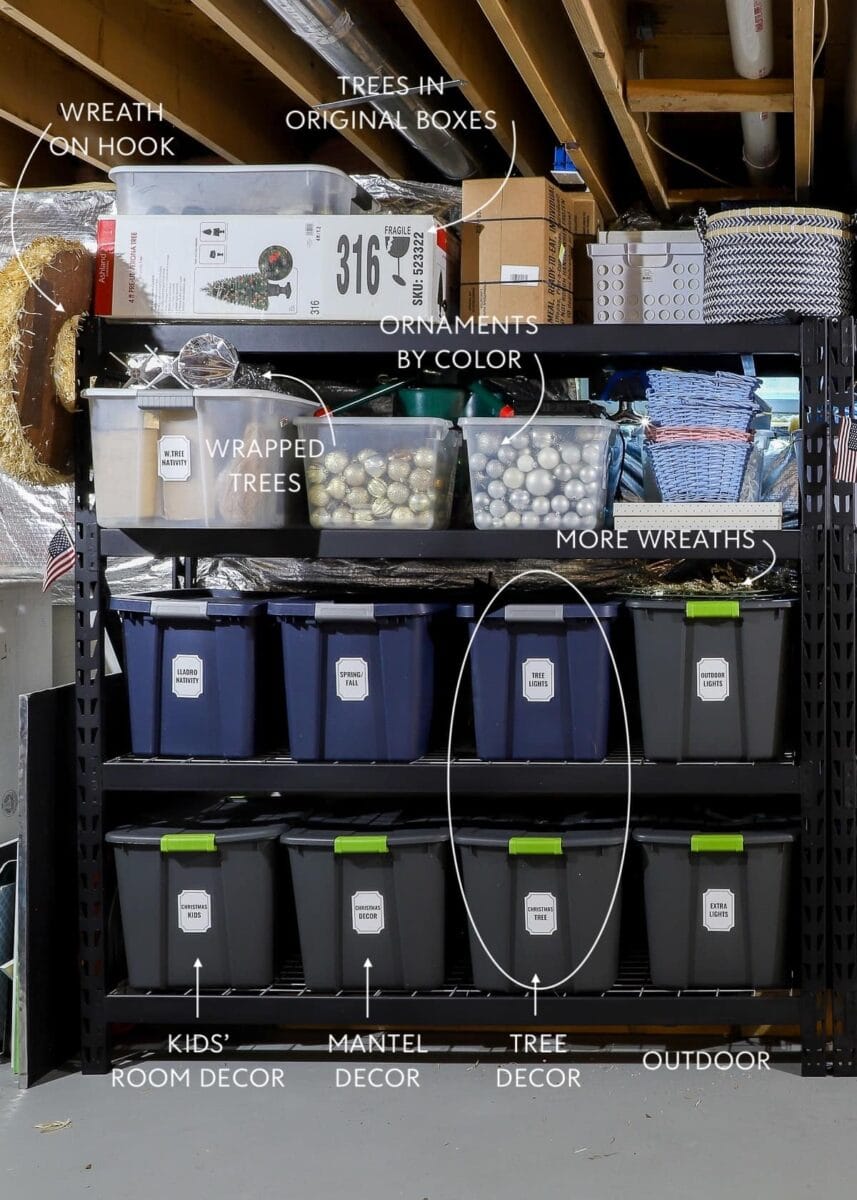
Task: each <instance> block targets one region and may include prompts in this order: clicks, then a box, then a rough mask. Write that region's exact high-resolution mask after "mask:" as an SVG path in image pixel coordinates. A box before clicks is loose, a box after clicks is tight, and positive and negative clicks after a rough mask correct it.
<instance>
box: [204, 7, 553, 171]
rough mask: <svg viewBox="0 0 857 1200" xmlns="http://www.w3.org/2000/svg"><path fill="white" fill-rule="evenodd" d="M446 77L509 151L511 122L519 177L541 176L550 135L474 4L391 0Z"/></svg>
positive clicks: (546, 162)
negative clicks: (490, 120) (485, 116)
mask: <svg viewBox="0 0 857 1200" xmlns="http://www.w3.org/2000/svg"><path fill="white" fill-rule="evenodd" d="M195 2H198V0H195ZM396 4H397V5H398V7H399V8H400V9H401V10H402V12H403V13H404V14H405V16H406V17H407V18H408V20H409V21H410V23H411V25H412V26H413V27H414V29H415V30H416V32H417V33H418V34H419V36H420V37H421V38H422V40H423V42H424V43H425V45H426V46H427V47H428V48H429V50H431V52H432V54H433V55H434V56H435V58H436V59H437V60H438V62H439V63H440V64H441V66H442V67H443V69H444V71H445V72H446V73H447V76H448V77H449V78H450V79H464V80H466V81H467V82H466V83H465V84H464V85H463V86H462V88H461V92H462V94H463V96H464V97H465V99H466V100H467V102H468V103H469V104H471V105H472V106H473V108H475V109H476V110H477V111H478V112H482V113H484V112H488V111H492V110H493V111H494V113H495V114H496V120H497V128H496V129H495V130H494V136H495V137H496V139H497V141H498V142H499V143H500V145H501V146H502V147H503V149H504V150H505V151H506V153H507V154H511V153H512V119H513V118H514V121H515V132H516V141H517V155H516V159H515V161H516V165H517V166H518V168H519V169H520V170H521V172H522V174H524V175H544V174H546V172H547V171H548V170H549V168H550V163H551V161H552V159H553V141H554V139H553V137H552V135H551V132H550V129H549V128H548V125H547V123H546V121H545V120H544V118H543V116H542V114H541V113H540V112H539V110H538V108H537V107H536V105H535V104H534V102H533V98H532V96H531V95H530V93H529V92H528V91H527V88H526V86H525V85H524V82H523V80H522V79H521V77H520V75H518V73H517V72H516V71H515V69H514V67H513V66H512V64H511V62H510V61H509V56H508V55H507V54H506V51H505V50H504V49H503V47H502V46H501V45H500V42H499V41H498V39H497V38H496V36H495V35H494V31H493V30H492V28H491V26H490V25H489V24H488V22H487V21H486V19H485V16H484V14H483V13H482V10H481V9H480V8H479V5H478V4H477V3H476V0H456V3H455V4H454V5H452V6H451V5H450V4H449V3H447V0H396Z"/></svg>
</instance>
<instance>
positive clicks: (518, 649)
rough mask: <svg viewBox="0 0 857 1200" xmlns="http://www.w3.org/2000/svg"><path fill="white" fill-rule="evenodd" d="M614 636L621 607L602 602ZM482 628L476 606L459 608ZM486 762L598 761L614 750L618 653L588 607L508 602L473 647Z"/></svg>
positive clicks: (476, 710) (477, 718) (479, 738)
mask: <svg viewBox="0 0 857 1200" xmlns="http://www.w3.org/2000/svg"><path fill="white" fill-rule="evenodd" d="M592 607H593V609H594V611H595V613H596V614H597V616H598V618H599V620H600V621H601V622H602V624H603V625H604V627H605V631H606V632H607V634H608V636H609V635H610V629H611V623H612V622H613V620H614V619H615V617H616V616H617V614H618V612H619V605H618V604H594V605H593V606H592ZM456 611H457V613H458V616H459V617H463V618H464V619H465V620H467V621H469V623H470V633H471V635H472V633H473V629H474V628H475V626H476V619H475V618H476V612H475V610H474V607H473V605H472V604H462V605H459V607H458V608H457V610H456ZM470 670H471V676H472V679H473V715H474V722H475V726H476V752H477V754H478V755H479V757H480V758H482V759H489V760H496V759H550V760H558V761H564V760H584V761H597V760H599V759H602V758H604V756H605V754H606V753H607V735H608V726H609V721H610V679H611V666H610V656H609V654H608V652H607V647H606V646H605V644H604V639H603V638H602V636H601V634H600V632H599V630H598V626H597V625H596V623H595V621H594V620H593V619H592V615H591V613H590V612H589V609H588V608H587V607H586V605H585V604H507V605H506V606H505V607H504V608H498V609H497V610H496V611H495V612H492V613H489V614H488V616H487V617H486V618H485V620H484V621H483V622H482V624H481V626H480V627H479V632H478V633H477V635H476V638H475V639H474V642H473V646H472V648H471V651H470Z"/></svg>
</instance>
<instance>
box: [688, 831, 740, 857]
mask: <svg viewBox="0 0 857 1200" xmlns="http://www.w3.org/2000/svg"><path fill="white" fill-rule="evenodd" d="M690 852H691V854H735V853H737V854H743V853H744V834H743V833H693V834H691V837H690Z"/></svg>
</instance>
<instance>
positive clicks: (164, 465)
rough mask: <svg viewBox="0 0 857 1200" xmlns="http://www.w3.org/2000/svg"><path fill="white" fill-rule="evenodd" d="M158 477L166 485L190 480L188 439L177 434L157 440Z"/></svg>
mask: <svg viewBox="0 0 857 1200" xmlns="http://www.w3.org/2000/svg"><path fill="white" fill-rule="evenodd" d="M158 475H159V476H160V478H161V479H164V480H166V481H167V482H168V483H184V482H185V480H187V479H190V438H186V437H182V436H180V435H178V434H170V435H169V436H167V437H162V438H158Z"/></svg>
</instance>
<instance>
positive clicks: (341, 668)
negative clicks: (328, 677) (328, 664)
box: [336, 658, 369, 700]
mask: <svg viewBox="0 0 857 1200" xmlns="http://www.w3.org/2000/svg"><path fill="white" fill-rule="evenodd" d="M336 694H337V696H338V697H339V699H340V700H365V699H366V698H367V697H368V695H369V664H368V663H367V662H366V659H365V658H338V659H337V660H336Z"/></svg>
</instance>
